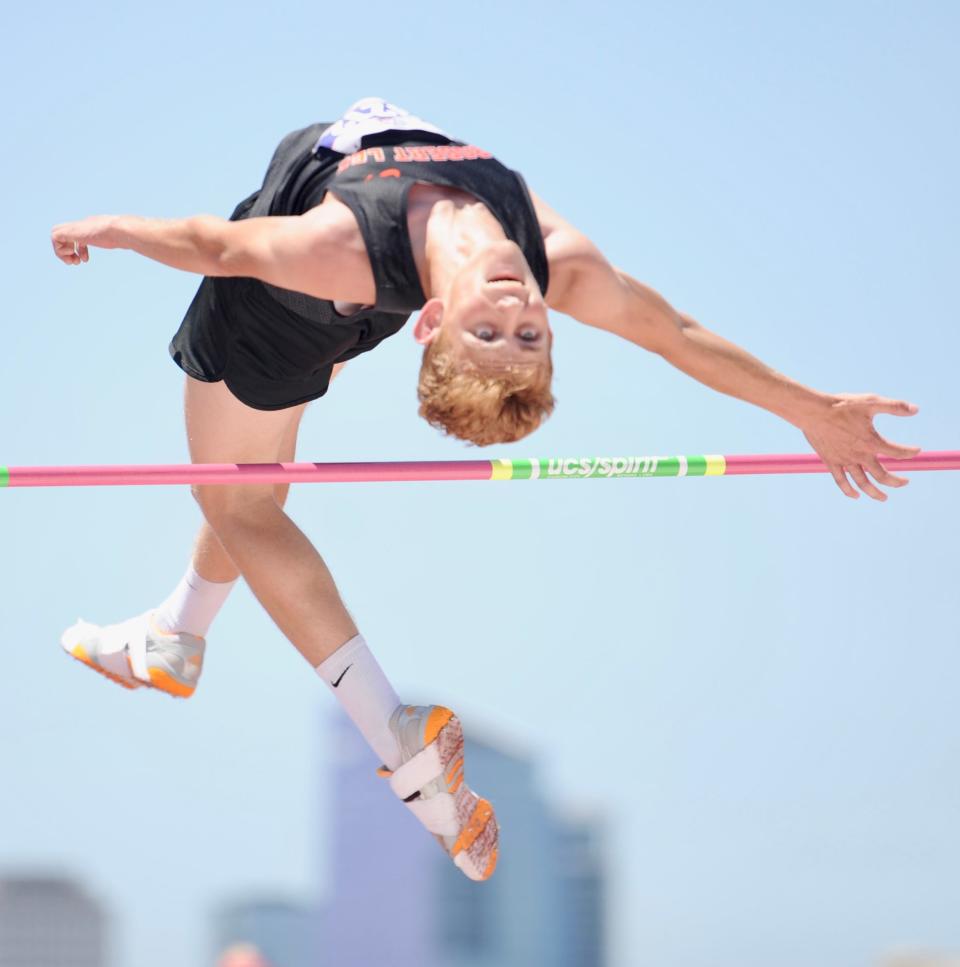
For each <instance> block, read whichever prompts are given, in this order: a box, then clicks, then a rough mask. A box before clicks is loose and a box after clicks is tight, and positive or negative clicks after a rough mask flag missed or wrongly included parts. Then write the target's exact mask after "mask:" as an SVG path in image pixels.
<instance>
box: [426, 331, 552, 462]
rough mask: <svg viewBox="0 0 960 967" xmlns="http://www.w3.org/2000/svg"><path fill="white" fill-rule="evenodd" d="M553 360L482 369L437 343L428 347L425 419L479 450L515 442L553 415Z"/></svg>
mask: <svg viewBox="0 0 960 967" xmlns="http://www.w3.org/2000/svg"><path fill="white" fill-rule="evenodd" d="M552 379H553V363H552V362H551V360H550V357H549V356H547V358H546V359H545V360H544V361H542V362H540V363H535V364H524V365H519V364H518V365H515V366H509V367H505V368H504V369H497V370H481V369H478V368H477V367H475V366H473V365H471V364H465V363H463V362H461V361H460V360H458V359H456V358H455V357H454V355H453V354H452V353H450V352H449V351H448V350H447V349H446V348H445V347H444V345H443V340H442V339H436V340H434V341H433V342H431V343H429V344H428V345H427V346H425V347H424V350H423V362H422V363H421V366H420V381H419V384H418V386H417V397H418V399H419V400H420V415H421V416H422V417H423V418H424V419H425V420H426V421H427V422H428V423H429V424H430V425H431V426H435V427H436V428H437V429H438V430H441V431H442V432H443V433H447V434H449V435H450V436H455V437H458V438H459V439H461V440H466V441H467V442H469V443H473V444H475V445H476V446H478V447H485V446H488V445H489V444H491V443H513V442H514V441H516V440H522V439H523V438H524V437H525V436H527V435H528V434H530V433H532V432H533V431H534V430H535V429H536V428H537V427H538V426H540V424H541V423H543V421H544V420H545V419H546V418H547V417H548V416H549V415H550V414H551V413H552V412H553V408H554V405H555V402H556V401H555V400H554V398H553V393H552V392H551V390H550V383H551V380H552Z"/></svg>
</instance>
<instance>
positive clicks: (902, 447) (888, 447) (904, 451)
mask: <svg viewBox="0 0 960 967" xmlns="http://www.w3.org/2000/svg"><path fill="white" fill-rule="evenodd" d="M877 442H878V444H879V446H878V448H877V453H878V454H880V455H881V456H885V457H898V458H899V459H901V460H904V459H906V458H907V457H915V456H916V455H917V454H918V453H919V452H920V447H914V446H910V445H908V444H905V443H893V442H892V441H890V440H887V439H886V438H885V437H882V436H880V434H879V433H878V434H877Z"/></svg>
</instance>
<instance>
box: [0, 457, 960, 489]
mask: <svg viewBox="0 0 960 967" xmlns="http://www.w3.org/2000/svg"><path fill="white" fill-rule="evenodd" d="M878 459H879V460H880V462H881V463H882V464H883V466H884V467H886V469H887V470H892V471H906V472H910V471H913V470H960V450H929V451H923V452H921V453H919V454H917V455H916V456H915V457H908V458H906V459H894V458H892V457H879V458H878ZM826 472H827V468H826V466H825V464H824V463H823V461H821V460H820V458H819V457H818V456H816V454H812V453H810V454H806V453H780V454H757V455H745V456H743V455H741V456H722V455H720V454H702V455H695V456H673V457H546V458H532V459H509V460H413V461H380V462H375V463H194V464H190V463H188V464H163V465H158V466H149V465H133V466H90V467H82V466H81V467H2V466H0V488H3V487H129V486H148V485H162V484H202V485H208V484H231V485H237V484H277V483H387V482H411V481H421V480H585V479H596V478H601V479H611V478H614V477H732V476H743V475H753V474H794V473H826Z"/></svg>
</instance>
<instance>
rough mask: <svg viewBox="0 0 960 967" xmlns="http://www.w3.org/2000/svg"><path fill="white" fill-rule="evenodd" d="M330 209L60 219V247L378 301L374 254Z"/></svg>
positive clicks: (66, 255)
mask: <svg viewBox="0 0 960 967" xmlns="http://www.w3.org/2000/svg"><path fill="white" fill-rule="evenodd" d="M343 228H344V223H343V222H341V221H338V220H337V218H336V215H335V214H333V213H332V211H331V209H330V208H325V207H323V206H319V207H318V208H316V209H312V210H311V211H309V212H307V213H306V214H304V215H296V216H289V217H271V218H249V219H243V220H241V221H236V222H233V221H227V219H225V218H217V217H216V216H214V215H194V216H191V217H189V218H171V219H164V218H141V217H139V216H136V215H95V216H93V217H91V218H84V219H82V220H81V221H77V222H65V223H64V224H62V225H57V226H55V227H54V229H53V230H52V232H51V241H52V242H53V250H54V252H55V254H56V255H57V258H59V259H60V260H61V261H63V262H65V263H66V264H67V265H79V264H81V263H83V262H88V261H89V260H90V249H91V248H114V249H129V250H130V251H133V252H138V253H139V254H140V255H144V256H146V257H147V258H150V259H153V260H154V261H156V262H162V263H163V264H164V265H169V266H171V267H172V268H175V269H181V270H182V271H184V272H196V273H198V274H199V275H208V276H244V277H247V278H254V279H260V280H261V281H263V282H269V283H271V284H272V285H277V286H281V287H282V288H285V289H293V290H295V291H297V292H304V293H306V294H307V295H312V296H316V297H318V298H323V299H331V300H334V299H342V300H344V301H349V302H360V303H364V302H371V301H373V298H374V293H373V276H372V274H371V272H370V267H369V261H367V260H366V258H365V252H362V251H361V250H359V249H358V248H357V246H356V245H351V244H350V240H351V239H350V238H349V236H347V235H346V234H345V233H344V231H343Z"/></svg>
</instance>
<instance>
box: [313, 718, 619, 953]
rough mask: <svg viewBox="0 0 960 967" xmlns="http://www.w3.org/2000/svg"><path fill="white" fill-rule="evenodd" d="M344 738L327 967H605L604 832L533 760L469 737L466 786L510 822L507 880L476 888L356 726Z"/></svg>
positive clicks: (504, 827)
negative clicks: (381, 775)
mask: <svg viewBox="0 0 960 967" xmlns="http://www.w3.org/2000/svg"><path fill="white" fill-rule="evenodd" d="M468 734H469V732H468ZM335 741H336V748H337V762H336V765H335V769H334V775H333V777H332V780H333V781H332V788H333V790H334V797H335V801H334V804H333V805H334V808H333V828H332V830H331V834H332V835H331V840H332V842H331V846H332V870H331V893H330V903H329V906H328V908H327V910H326V911H325V913H326V916H325V926H324V934H323V938H322V944H321V947H322V950H323V954H324V957H326V958H327V962H328V963H330V964H336V965H337V967H368V965H370V964H377V965H378V967H603V965H604V964H605V963H606V955H605V942H604V932H605V931H604V915H605V903H604V895H605V878H604V864H603V859H602V848H601V835H600V829H599V827H598V824H597V823H596V822H591V821H588V820H582V819H580V820H577V819H572V818H569V817H563V816H560V815H558V813H557V812H556V811H555V810H554V809H552V808H551V807H550V805H549V804H548V803H547V802H546V801H545V799H544V797H543V795H542V793H541V791H540V789H539V787H538V785H537V782H536V775H535V770H534V766H533V763H532V762H531V761H530V760H529V759H527V758H525V757H524V756H522V755H518V754H516V753H514V752H511V751H508V750H506V749H504V748H502V747H500V746H497V745H495V744H490V743H484V742H477V741H470V740H468V743H467V756H466V763H467V781H468V782H469V783H470V785H471V786H472V787H473V788H474V789H476V790H478V791H480V792H481V794H482V795H484V796H485V797H487V798H489V799H490V800H491V801H492V802H493V804H494V806H495V807H496V810H497V817H498V820H499V822H500V826H501V843H500V861H499V865H498V868H497V872H496V873H495V874H494V876H493V877H492V878H491V879H490V880H489V881H488V882H486V883H473V882H471V881H470V880H468V879H467V878H466V877H465V876H464V875H463V874H462V873H460V871H459V870H457V869H456V868H455V867H454V866H453V864H452V863H451V862H450V860H449V859H448V858H447V856H446V855H445V854H444V852H443V851H442V850H441V849H440V848H439V847H438V845H437V843H436V841H435V840H434V839H433V837H431V836H430V835H429V834H428V833H427V832H426V831H425V830H424V829H423V827H422V826H420V824H419V823H418V822H417V821H416V820H415V819H414V817H413V816H412V815H411V814H410V813H409V812H408V811H407V810H406V809H404V808H403V807H402V805H401V804H400V803H399V802H398V801H397V800H396V798H395V797H394V796H393V793H392V792H391V791H390V788H389V786H388V784H387V783H386V782H385V781H383V780H377V779H376V777H375V775H374V770H375V768H376V765H377V763H376V762H375V761H374V760H373V757H372V755H371V753H370V752H369V750H368V749H367V747H366V746H365V745H364V743H363V741H362V740H361V739H360V738H359V736H358V735H357V734H356V732H355V731H354V729H353V728H352V727H351V726H350V725H349V723H347V722H346V721H345V720H344V721H340V722H339V723H338V724H337V725H336V728H335Z"/></svg>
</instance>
